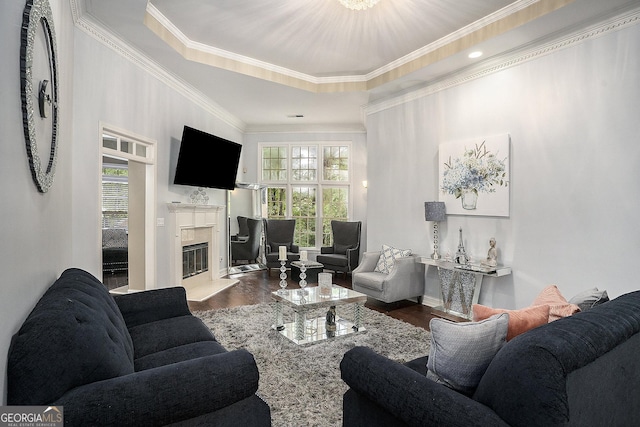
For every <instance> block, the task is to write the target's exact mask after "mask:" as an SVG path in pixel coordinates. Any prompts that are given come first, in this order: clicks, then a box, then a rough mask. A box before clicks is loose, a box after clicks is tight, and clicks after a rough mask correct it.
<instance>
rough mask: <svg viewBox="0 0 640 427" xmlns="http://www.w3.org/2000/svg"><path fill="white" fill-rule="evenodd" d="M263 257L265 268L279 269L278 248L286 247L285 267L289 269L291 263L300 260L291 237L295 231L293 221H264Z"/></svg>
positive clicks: (294, 222) (298, 249)
mask: <svg viewBox="0 0 640 427" xmlns="http://www.w3.org/2000/svg"><path fill="white" fill-rule="evenodd" d="M263 221H264V256H265V258H266V263H267V268H268V269H269V271H271V269H272V268H280V260H279V259H278V258H279V248H280V246H286V247H287V263H286V264H285V266H286V267H287V268H291V261H298V260H299V259H300V254H299V252H300V248H299V247H298V245H296V244H294V243H293V236H294V234H295V231H296V220H295V219H264V220H263Z"/></svg>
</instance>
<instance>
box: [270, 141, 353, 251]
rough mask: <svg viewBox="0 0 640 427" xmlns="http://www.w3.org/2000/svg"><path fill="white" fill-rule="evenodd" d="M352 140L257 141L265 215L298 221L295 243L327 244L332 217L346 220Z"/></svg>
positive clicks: (300, 244) (301, 244) (305, 246)
mask: <svg viewBox="0 0 640 427" xmlns="http://www.w3.org/2000/svg"><path fill="white" fill-rule="evenodd" d="M350 150H351V144H350V143H348V142H346V143H344V142H341V143H335V142H332V143H317V144H300V143H292V144H261V145H260V156H261V158H260V164H261V171H260V176H261V177H262V180H261V183H262V184H264V185H266V186H267V212H268V214H267V216H268V218H279V219H284V218H293V219H295V220H296V232H295V243H296V244H297V245H298V246H301V247H304V248H319V247H320V246H330V245H331V244H332V243H333V242H332V241H331V220H334V219H335V220H343V221H346V220H348V219H349V206H350V191H349V190H350V174H349V168H350V157H349V154H350Z"/></svg>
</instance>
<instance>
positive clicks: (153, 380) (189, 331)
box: [6, 269, 271, 426]
mask: <svg viewBox="0 0 640 427" xmlns="http://www.w3.org/2000/svg"><path fill="white" fill-rule="evenodd" d="M6 372H7V404H8V405H12V406H17V405H37V406H44V405H46V406H49V405H51V406H64V421H65V426H142V425H144V426H162V425H169V424H170V425H172V426H176V425H180V426H196V425H198V426H205V425H215V426H237V425H241V426H270V425H271V411H270V409H269V406H268V405H267V404H266V403H265V402H264V401H263V400H262V399H261V398H260V397H258V396H257V395H256V391H257V390H258V380H259V372H258V367H257V365H256V362H255V360H254V358H253V356H252V355H251V353H249V352H248V351H247V350H244V349H238V350H234V351H227V350H226V349H225V348H224V347H223V346H222V345H221V344H220V343H219V342H218V341H216V339H215V337H214V336H213V334H212V333H211V330H210V329H209V328H208V327H207V326H206V325H205V324H204V323H203V322H202V321H201V320H200V319H199V318H197V317H195V316H193V315H192V314H191V312H190V311H189V307H188V305H187V299H186V293H185V290H184V288H182V287H172V288H162V289H154V290H150V291H145V292H135V293H131V294H125V295H118V296H115V297H113V296H111V295H110V294H109V292H108V291H107V288H106V287H105V286H104V285H103V284H102V283H101V282H100V281H99V280H98V279H96V278H95V277H94V276H92V275H91V274H89V273H87V272H86V271H83V270H80V269H68V270H66V271H65V272H64V273H62V275H61V276H60V278H59V279H58V280H56V282H55V283H54V284H53V285H51V287H49V289H48V290H47V291H46V292H45V293H44V295H43V296H42V298H40V300H39V301H38V303H37V304H36V305H35V307H34V309H33V311H32V312H31V313H30V314H29V316H27V319H26V320H25V321H24V324H23V325H22V327H21V328H20V330H19V331H18V332H17V333H16V334H15V335H14V336H13V339H12V341H11V346H10V348H9V355H8V358H7V371H6Z"/></svg>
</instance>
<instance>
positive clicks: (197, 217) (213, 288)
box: [167, 203, 237, 301]
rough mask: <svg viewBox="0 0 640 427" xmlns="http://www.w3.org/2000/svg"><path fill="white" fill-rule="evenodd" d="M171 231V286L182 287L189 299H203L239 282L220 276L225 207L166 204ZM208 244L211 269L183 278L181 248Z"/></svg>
mask: <svg viewBox="0 0 640 427" xmlns="http://www.w3.org/2000/svg"><path fill="white" fill-rule="evenodd" d="M167 208H168V209H169V230H170V233H171V236H170V241H171V260H170V264H169V271H170V278H171V282H172V285H174V286H183V287H184V288H185V289H186V291H187V298H188V299H189V300H190V301H203V300H205V299H207V298H209V297H210V296H212V295H213V294H215V293H217V292H218V291H220V290H221V289H224V288H226V287H228V286H231V285H233V284H235V283H237V280H231V279H221V278H220V277H219V274H220V268H219V265H220V261H219V259H220V238H219V236H220V230H221V229H224V227H225V224H226V222H225V219H224V217H223V216H222V215H223V214H224V213H225V212H226V208H225V206H219V205H195V204H189V203H167ZM202 242H207V243H208V244H209V251H208V258H209V271H207V272H205V273H201V274H198V275H196V276H193V277H190V278H186V279H183V278H182V247H183V245H185V244H191V243H202Z"/></svg>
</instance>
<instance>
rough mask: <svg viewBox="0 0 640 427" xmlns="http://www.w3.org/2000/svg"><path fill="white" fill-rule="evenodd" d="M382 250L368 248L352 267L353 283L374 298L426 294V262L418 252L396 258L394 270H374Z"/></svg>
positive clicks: (402, 297)
mask: <svg viewBox="0 0 640 427" xmlns="http://www.w3.org/2000/svg"><path fill="white" fill-rule="evenodd" d="M379 258H380V252H365V253H364V256H363V257H362V261H361V262H360V265H359V266H358V268H356V269H355V270H353V278H352V287H353V290H354V291H358V292H362V293H363V294H367V295H369V296H370V297H372V298H375V299H377V300H379V301H383V302H386V303H391V302H396V301H400V300H403V299H408V298H417V299H418V302H420V303H422V296H423V295H424V266H423V265H422V264H421V263H419V262H418V257H417V256H416V255H410V256H408V257H403V258H397V259H396V260H395V265H394V266H393V268H392V269H391V271H390V272H389V273H388V274H387V273H380V272H377V271H374V269H375V267H376V264H377V263H378V259H379Z"/></svg>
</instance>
